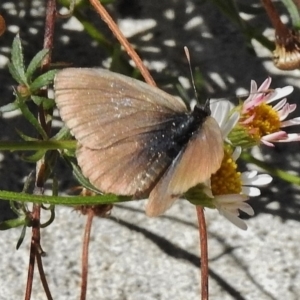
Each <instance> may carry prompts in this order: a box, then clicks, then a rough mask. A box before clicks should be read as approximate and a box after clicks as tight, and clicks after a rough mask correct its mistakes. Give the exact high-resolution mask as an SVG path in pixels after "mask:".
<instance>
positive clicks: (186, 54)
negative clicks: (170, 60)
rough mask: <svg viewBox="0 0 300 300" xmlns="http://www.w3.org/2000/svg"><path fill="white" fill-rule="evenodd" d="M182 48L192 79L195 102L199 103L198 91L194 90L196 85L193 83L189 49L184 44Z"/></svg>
mask: <svg viewBox="0 0 300 300" xmlns="http://www.w3.org/2000/svg"><path fill="white" fill-rule="evenodd" d="M183 49H184V52H185V56H186V58H187V61H188V64H189V69H190V75H191V81H192V85H193V89H194V93H195V97H196V100H197V102H198V103H199V98H198V93H197V90H196V85H195V81H194V75H193V71H192V66H191V57H190V51H189V49H188V47H186V46H184V48H183Z"/></svg>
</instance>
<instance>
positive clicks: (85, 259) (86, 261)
mask: <svg viewBox="0 0 300 300" xmlns="http://www.w3.org/2000/svg"><path fill="white" fill-rule="evenodd" d="M93 217H94V211H93V208H92V207H91V208H89V209H88V214H87V220H86V224H85V231H84V236H83V248H82V274H81V279H82V282H81V294H80V300H85V299H86V291H87V278H88V265H89V243H90V236H91V228H92V222H93Z"/></svg>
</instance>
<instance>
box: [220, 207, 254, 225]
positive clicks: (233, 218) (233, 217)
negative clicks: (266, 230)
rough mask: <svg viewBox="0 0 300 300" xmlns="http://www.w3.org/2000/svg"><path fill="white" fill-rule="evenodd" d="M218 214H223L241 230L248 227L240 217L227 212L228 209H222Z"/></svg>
mask: <svg viewBox="0 0 300 300" xmlns="http://www.w3.org/2000/svg"><path fill="white" fill-rule="evenodd" d="M219 212H220V211H219ZM220 214H221V215H222V216H224V217H225V218H226V219H227V220H228V221H230V222H231V223H232V224H234V225H235V226H237V227H238V228H240V229H242V230H247V228H248V227H247V225H246V223H245V222H244V221H243V220H242V219H240V218H239V217H237V216H236V215H234V214H232V213H231V212H229V211H222V212H220Z"/></svg>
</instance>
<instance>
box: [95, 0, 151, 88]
mask: <svg viewBox="0 0 300 300" xmlns="http://www.w3.org/2000/svg"><path fill="white" fill-rule="evenodd" d="M90 3H91V4H92V6H93V7H94V8H95V10H96V11H97V13H98V14H99V15H100V16H101V18H102V20H103V21H104V22H105V23H106V24H107V25H108V27H109V28H110V30H111V31H112V33H113V34H114V35H115V37H116V38H117V39H118V41H119V42H120V44H121V45H122V46H123V47H124V48H125V50H126V52H127V53H128V55H129V56H130V57H131V58H132V60H133V61H134V63H135V64H136V67H137V68H138V69H139V70H140V72H141V74H142V75H143V77H144V79H145V81H146V82H147V83H148V84H150V85H153V86H156V83H155V81H154V80H153V78H152V76H151V75H150V73H149V71H148V69H147V68H146V66H145V65H144V63H143V62H142V60H141V59H140V57H139V56H138V54H137V53H136V51H135V50H134V49H133V47H132V46H131V44H130V43H129V42H128V40H127V39H126V38H125V36H124V35H123V33H122V32H121V31H120V29H119V27H118V25H117V24H116V23H115V22H114V20H113V19H112V17H111V16H110V15H109V13H108V12H107V11H106V10H105V8H104V6H103V5H102V4H101V3H100V2H99V0H90Z"/></svg>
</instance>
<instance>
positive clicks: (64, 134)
mask: <svg viewBox="0 0 300 300" xmlns="http://www.w3.org/2000/svg"><path fill="white" fill-rule="evenodd" d="M70 138H72V135H71V133H70V129H69V128H68V127H66V126H63V127H62V128H61V129H60V130H59V132H58V133H57V134H56V135H54V136H53V137H52V138H51V140H69V139H70Z"/></svg>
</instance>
